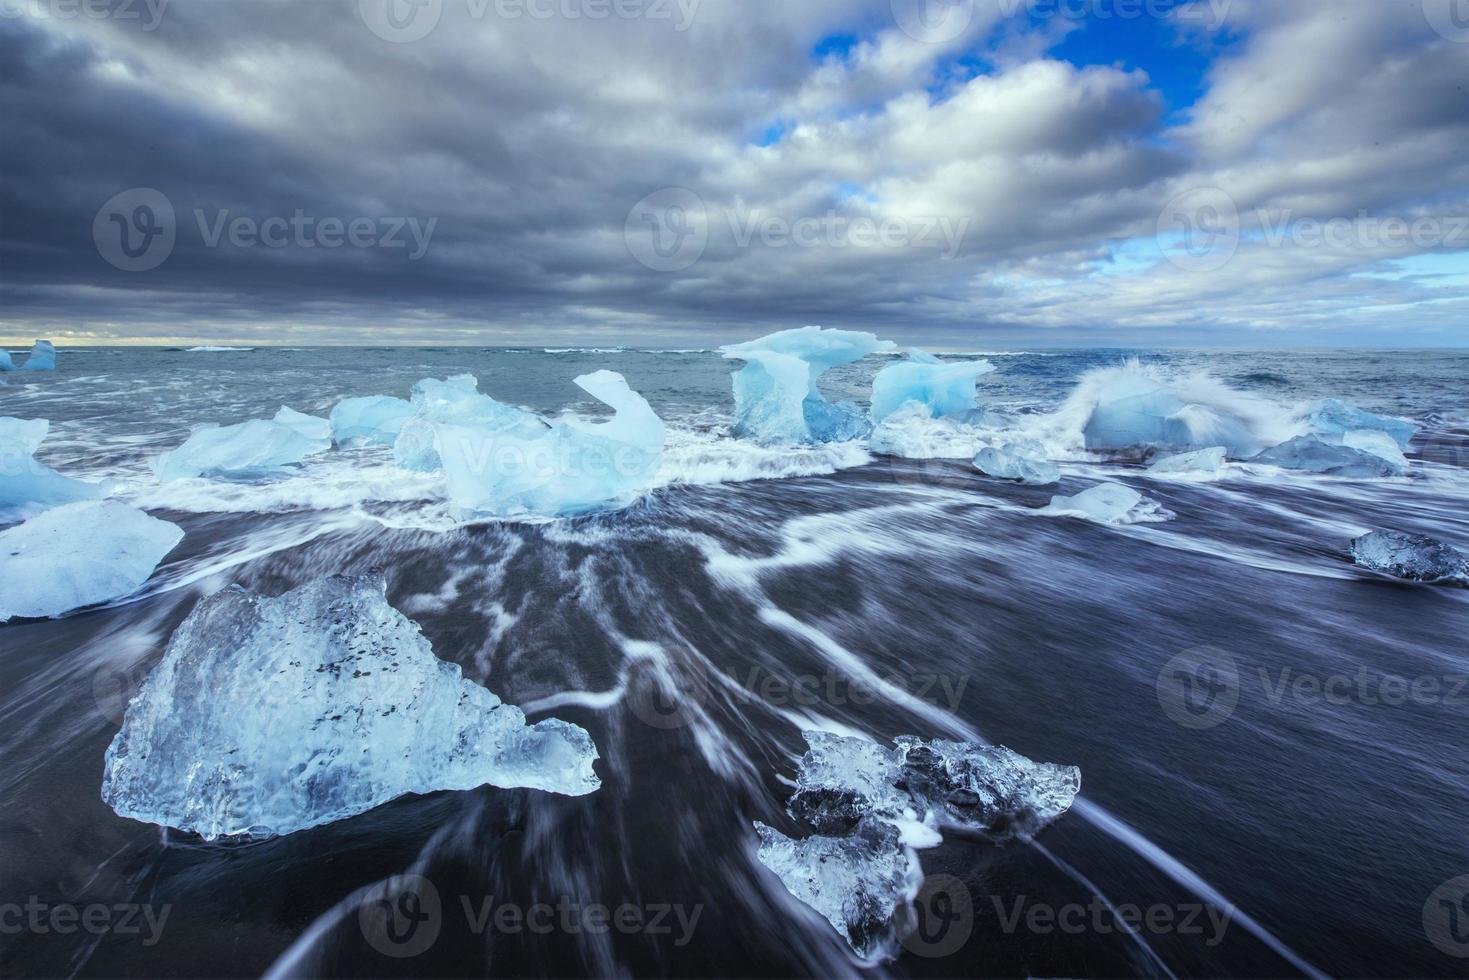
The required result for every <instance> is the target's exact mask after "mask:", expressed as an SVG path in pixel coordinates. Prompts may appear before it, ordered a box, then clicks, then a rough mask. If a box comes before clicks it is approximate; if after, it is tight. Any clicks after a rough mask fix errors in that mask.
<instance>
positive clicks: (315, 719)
mask: <svg viewBox="0 0 1469 980" xmlns="http://www.w3.org/2000/svg"><path fill="white" fill-rule="evenodd" d="M596 758H597V750H596V747H595V746H594V745H593V744H592V740H591V738H590V737H589V736H588V735H587V733H586V732H585V731H584V730H582V729H581V728H579V727H577V726H576V725H572V724H569V723H568V722H564V721H560V720H557V719H547V720H545V721H542V722H539V723H538V724H535V725H530V726H527V725H526V723H525V715H524V714H523V713H522V712H521V710H520V709H519V708H516V707H514V706H513V705H507V704H502V703H501V701H500V699H499V698H497V697H496V696H495V695H494V694H492V693H490V691H488V690H486V689H485V688H483V687H481V686H480V685H478V684H475V683H474V682H472V681H470V680H467V679H466V678H465V677H464V676H463V675H462V674H461V672H460V669H459V667H458V666H456V665H454V664H451V663H447V662H445V661H442V660H439V659H438V658H437V657H435V656H434V652H433V648H432V647H431V646H430V645H429V642H428V640H427V639H425V638H424V635H423V633H422V632H421V631H420V630H419V628H418V626H417V624H415V623H414V622H412V621H411V620H409V619H408V618H407V617H405V616H404V615H403V614H402V613H400V612H398V611H397V610H396V609H394V608H393V607H392V606H390V605H388V602H387V599H386V597H385V596H384V585H383V581H382V579H381V577H379V576H374V575H366V576H345V575H342V576H333V577H330V578H324V579H320V580H317V581H315V582H311V583H309V584H307V585H304V586H301V587H300V588H297V589H294V590H292V591H290V592H287V593H285V594H284V595H282V596H279V597H277V598H269V597H266V596H259V595H255V594H252V593H250V592H247V591H245V590H244V589H241V588H239V587H238V586H231V587H229V588H227V589H225V590H223V591H221V592H217V593H215V594H214V595H212V596H210V597H209V598H207V599H204V600H203V601H201V602H200V603H199V605H198V606H196V607H195V608H194V611H193V612H192V613H190V614H189V617H188V618H187V619H186V620H184V622H183V624H182V625H180V626H179V628H178V630H177V631H175V633H174V635H173V637H172V639H170V640H169V644H168V649H167V651H166V652H165V653H164V655H163V659H162V661H161V662H160V663H159V664H158V666H157V667H155V668H154V669H153V671H152V673H150V674H149V675H148V678H147V680H146V681H144V683H143V686H142V688H141V689H140V690H139V692H138V694H137V696H136V697H135V698H134V699H133V701H132V703H131V704H130V705H129V706H128V710H127V715H126V717H125V719H124V721H123V725H122V730H121V731H119V732H118V733H117V737H116V738H114V739H113V741H112V745H111V746H110V747H109V748H108V750H107V758H106V767H105V771H104V772H103V776H102V799H103V801H104V802H106V803H107V804H108V805H109V806H111V807H112V808H113V809H114V810H115V811H117V813H118V814H120V815H122V816H125V817H131V818H133V819H135V820H140V821H143V822H146V823H155V824H159V825H161V826H165V827H175V828H177V829H180V830H186V831H192V832H194V833H197V834H199V835H200V836H202V837H204V838H205V839H209V840H213V839H216V838H219V837H230V836H242V835H249V836H252V837H263V836H271V835H276V834H289V833H292V832H294V831H297V830H304V829H306V828H308V827H315V826H319V825H321V824H324V823H330V822H332V821H335V820H341V819H344V818H346V817H350V816H353V815H355V814H358V813H362V812H364V811H366V810H370V809H372V808H373V807H376V806H379V805H381V804H383V803H386V802H387V801H389V800H391V799H394V798H395V797H398V796H402V795H404V794H405V793H432V792H436V791H438V790H467V789H472V788H474V787H477V786H482V785H485V784H490V785H495V786H502V787H529V788H532V789H540V790H545V791H547V792H551V793H561V794H564V795H567V796H580V795H584V794H586V793H590V792H592V791H593V790H595V789H597V787H598V786H599V785H600V781H599V780H598V778H597V775H596V773H595V772H594V771H593V769H592V763H593V761H594V760H595V759H596Z"/></svg>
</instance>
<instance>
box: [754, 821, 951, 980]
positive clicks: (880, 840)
mask: <svg viewBox="0 0 1469 980" xmlns="http://www.w3.org/2000/svg"><path fill="white" fill-rule="evenodd" d="M755 832H756V833H757V834H758V835H759V837H760V847H759V850H758V851H757V852H756V856H757V857H758V859H759V861H760V863H761V864H763V865H765V867H767V868H769V869H770V870H771V871H772V872H774V873H775V875H776V877H778V878H780V881H781V884H782V885H784V886H785V888H786V891H788V892H790V893H791V895H792V896H794V897H795V898H796V899H797V900H799V901H801V902H803V903H805V904H806V905H808V906H810V907H811V908H813V909H815V910H816V911H817V912H819V913H820V914H821V916H822V917H823V918H825V919H826V921H827V922H830V923H831V925H832V928H834V929H836V931H837V933H838V935H840V936H842V938H844V939H846V941H847V943H848V944H849V945H850V946H851V947H852V949H853V950H855V951H856V952H857V954H858V955H859V956H862V957H863V958H865V959H876V958H878V957H879V956H882V955H884V954H886V953H889V952H890V951H891V950H892V947H893V941H894V939H895V938H896V937H895V934H894V926H893V916H894V915H895V914H896V913H897V911H898V907H899V906H900V905H904V904H906V903H908V902H910V901H912V899H913V896H914V895H916V894H917V893H918V887H919V885H920V884H921V883H922V881H923V871H922V869H921V868H920V867H919V864H918V857H917V855H916V854H915V853H914V852H913V850H912V848H907V847H904V846H902V844H901V842H900V841H899V835H898V831H897V830H896V829H894V828H893V827H892V826H891V825H889V824H885V823H878V822H865V823H863V825H862V826H861V827H859V828H858V829H857V830H856V831H854V832H853V833H851V834H849V835H847V836H844V837H820V836H816V837H807V838H805V839H804V840H794V839H792V838H790V837H787V836H785V835H784V834H782V833H781V832H780V831H778V830H775V829H773V828H771V827H767V826H766V825H765V824H763V823H760V822H759V821H756V822H755Z"/></svg>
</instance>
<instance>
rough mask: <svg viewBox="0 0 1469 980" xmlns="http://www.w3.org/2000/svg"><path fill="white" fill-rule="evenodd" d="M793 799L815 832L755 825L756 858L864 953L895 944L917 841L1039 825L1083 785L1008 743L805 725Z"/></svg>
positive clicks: (1030, 830)
mask: <svg viewBox="0 0 1469 980" xmlns="http://www.w3.org/2000/svg"><path fill="white" fill-rule="evenodd" d="M804 737H805V739H806V744H807V745H808V746H809V748H808V750H807V752H806V754H805V755H804V756H803V757H802V759H801V762H800V766H799V768H798V770H797V773H796V792H795V794H794V795H793V796H792V797H791V799H790V801H789V803H788V804H787V807H786V809H787V812H789V813H790V815H791V816H792V817H795V818H797V819H799V820H802V821H804V822H806V823H808V824H810V825H811V827H813V828H814V829H815V830H816V831H817V834H815V835H813V836H810V837H807V838H805V839H803V840H795V839H792V838H790V837H787V836H785V835H784V834H781V833H779V832H777V831H775V830H773V829H771V828H770V827H767V826H765V825H764V824H762V823H758V822H757V823H756V824H755V829H756V832H757V833H758V834H759V838H760V846H759V850H758V852H757V857H758V859H759V861H760V863H761V864H763V865H765V866H766V867H767V868H769V869H770V870H771V871H773V872H775V874H776V875H777V876H778V877H779V878H780V880H781V882H782V884H784V885H785V887H786V889H787V890H788V891H789V892H790V893H791V894H792V895H793V896H795V897H796V898H798V899H799V900H801V901H802V902H804V903H806V904H807V905H809V906H810V907H811V908H813V909H815V910H816V911H817V912H820V913H821V914H822V915H823V916H824V917H825V918H826V920H827V921H828V922H830V923H831V924H832V926H834V927H835V928H836V930H837V932H838V933H840V934H841V935H842V936H843V937H845V938H846V940H847V942H848V943H849V944H850V945H851V946H852V948H853V949H854V950H856V951H857V952H858V953H859V954H861V955H862V956H864V957H872V958H875V957H877V956H878V955H881V954H887V953H889V952H891V946H892V939H893V938H894V926H893V916H894V913H895V912H896V911H897V909H898V907H899V906H900V905H902V904H904V903H906V902H908V901H909V900H910V899H911V898H912V896H913V895H914V894H915V893H916V892H917V885H918V882H919V881H920V880H921V870H920V868H919V863H918V858H917V855H916V853H915V852H914V848H915V847H931V846H935V845H937V844H938V843H941V842H942V838H941V837H940V836H939V835H938V834H937V832H936V831H937V830H939V829H942V828H963V829H965V830H969V831H974V832H977V833H979V834H981V835H984V836H987V837H989V838H990V839H991V840H994V841H996V842H1004V841H1007V840H1010V839H1012V838H1015V837H1029V836H1033V835H1034V834H1035V833H1037V832H1039V831H1040V830H1041V829H1042V828H1044V827H1045V826H1046V825H1047V824H1049V823H1051V822H1052V821H1054V820H1055V819H1057V818H1058V817H1060V816H1061V815H1062V814H1063V813H1065V812H1066V811H1067V810H1068V809H1070V807H1071V804H1072V802H1073V801H1074V800H1075V799H1076V794H1077V793H1078V792H1080V790H1081V771H1080V770H1079V769H1077V768H1076V767H1075V766H1057V765H1049V764H1045V763H1036V762H1032V761H1031V760H1029V759H1027V758H1025V757H1024V756H1021V755H1019V754H1017V753H1015V752H1012V751H1010V750H1009V749H1007V748H1004V747H999V746H987V745H973V744H970V743H966V742H950V741H943V740H939V739H935V740H932V741H928V740H924V739H921V738H917V737H915V736H912V735H904V736H900V737H899V738H897V739H895V740H894V745H892V746H887V745H882V744H879V743H876V742H871V741H868V740H866V739H862V738H854V737H849V736H843V735H835V734H832V733H830V732H820V731H810V732H805V733H804Z"/></svg>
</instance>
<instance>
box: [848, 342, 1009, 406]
mask: <svg viewBox="0 0 1469 980" xmlns="http://www.w3.org/2000/svg"><path fill="white" fill-rule="evenodd" d="M994 369H995V366H994V365H993V364H991V363H990V362H989V361H954V362H949V363H945V362H943V361H940V360H939V359H938V358H937V357H934V356H933V355H932V354H929V353H927V352H926V351H921V350H918V349H917V348H914V349H913V350H912V351H910V352H909V354H908V359H907V360H906V361H903V362H901V363H898V364H890V365H888V366H887V367H885V368H883V369H882V370H881V371H879V372H877V377H875V378H873V379H872V420H873V421H874V422H881V421H882V420H883V419H885V418H887V417H888V416H889V415H891V414H893V413H894V412H896V411H897V410H898V409H899V408H901V407H903V406H904V405H906V404H907V403H909V402H917V403H918V404H921V405H924V406H926V407H927V409H928V414H929V416H930V417H931V418H941V417H943V416H945V415H956V414H959V413H961V412H968V411H971V410H973V409H974V383H975V381H976V380H978V379H979V377H980V376H981V375H985V374H989V373H990V372H991V371H993V370H994Z"/></svg>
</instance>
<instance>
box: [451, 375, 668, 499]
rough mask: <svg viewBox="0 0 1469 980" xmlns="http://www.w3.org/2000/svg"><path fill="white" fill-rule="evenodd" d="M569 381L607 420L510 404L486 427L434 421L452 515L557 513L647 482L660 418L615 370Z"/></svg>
mask: <svg viewBox="0 0 1469 980" xmlns="http://www.w3.org/2000/svg"><path fill="white" fill-rule="evenodd" d="M575 383H576V385H577V386H578V387H580V388H581V389H582V390H583V391H585V392H587V393H588V394H590V395H591V396H592V397H593V398H596V399H597V400H598V401H601V402H603V403H605V404H606V405H608V406H610V407H611V408H612V409H613V412H614V415H613V417H612V418H611V419H610V420H608V421H606V422H586V421H582V420H580V419H576V418H570V417H568V418H563V419H560V420H558V421H556V422H555V423H554V424H547V423H545V422H543V421H542V420H540V419H538V418H536V417H535V416H531V415H529V414H528V413H524V412H520V411H519V410H518V409H515V410H511V411H513V412H515V413H516V415H515V416H509V415H506V416H502V417H497V418H496V419H495V420H494V421H493V422H491V423H490V424H484V423H434V448H435V449H436V450H437V452H438V455H439V457H440V459H441V461H442V464H443V468H444V477H445V481H446V483H447V485H448V491H449V500H450V502H451V503H452V505H453V509H454V512H455V514H456V515H457V516H458V517H460V518H461V519H464V518H469V517H475V516H488V517H509V516H516V515H522V514H529V515H537V516H543V517H563V516H568V515H572V514H579V513H584V512H586V511H590V510H595V509H597V508H599V507H603V506H607V505H609V504H613V503H616V502H619V501H625V500H628V499H631V498H632V497H634V496H636V495H637V494H639V493H642V492H643V491H644V490H647V489H648V488H649V487H650V486H651V485H652V484H653V480H654V478H655V477H656V476H657V474H658V468H659V465H660V464H661V462H662V459H663V447H664V441H665V437H666V433H665V429H664V426H663V420H662V419H660V418H659V417H658V415H657V413H655V412H654V411H653V408H652V406H650V405H649V404H648V402H647V400H646V399H645V398H643V396H642V395H639V394H638V393H637V392H635V391H633V390H632V389H631V388H629V387H628V385H627V381H626V380H624V379H623V377H622V375H620V374H618V373H616V372H614V371H596V372H594V373H592V374H584V375H582V376H581V377H579V378H576V379H575ZM501 407H502V408H503V406H501Z"/></svg>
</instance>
